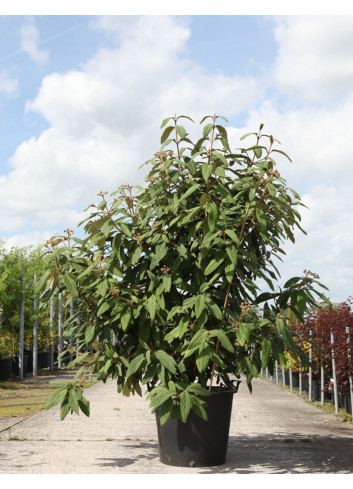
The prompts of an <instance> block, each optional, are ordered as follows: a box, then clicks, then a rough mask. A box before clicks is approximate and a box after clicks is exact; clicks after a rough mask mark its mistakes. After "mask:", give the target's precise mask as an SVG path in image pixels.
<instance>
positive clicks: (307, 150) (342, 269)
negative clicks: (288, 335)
mask: <svg viewBox="0 0 353 489" xmlns="http://www.w3.org/2000/svg"><path fill="white" fill-rule="evenodd" d="M206 10H207V9H206ZM5 13H7V12H5ZM174 113H179V114H180V113H185V114H187V115H190V116H191V117H192V118H193V119H194V120H200V119H201V117H202V116H203V115H205V114H207V113H218V114H221V115H225V116H226V117H228V119H229V124H228V132H229V136H230V138H231V141H232V146H233V147H235V146H237V144H238V143H239V137H240V136H241V135H242V134H243V133H245V132H248V131H254V130H257V128H258V126H259V124H260V123H264V124H265V129H266V130H267V131H268V132H271V133H273V135H274V136H275V137H276V138H277V139H279V140H280V141H281V143H282V145H281V149H283V150H284V151H286V152H288V154H290V156H291V158H292V160H293V164H288V163H287V162H285V161H284V159H283V160H279V169H280V171H281V174H282V175H283V176H284V177H285V178H286V180H287V181H288V184H289V185H290V186H292V187H293V188H295V189H297V190H299V191H300V193H301V194H302V198H303V202H304V203H305V204H307V205H308V207H309V208H310V210H304V211H303V227H304V228H305V229H306V230H307V232H308V236H302V235H300V234H298V236H297V244H296V246H292V245H286V251H287V260H286V262H285V263H284V264H283V266H282V265H281V270H282V275H283V279H286V278H287V277H289V276H292V275H300V274H301V273H302V272H303V270H304V269H311V270H312V271H314V272H316V273H318V274H319V275H320V278H321V280H322V281H323V282H324V283H325V284H326V285H327V286H328V287H329V288H330V297H331V298H332V299H334V300H338V301H342V300H345V299H346V298H347V297H348V296H349V295H353V253H352V244H351V243H352V242H353V215H352V208H353V196H352V194H353V192H352V191H351V186H352V185H351V184H352V180H353V179H352V177H353V168H352V164H351V162H350V154H351V134H352V130H353V115H352V114H353V16H345V17H343V16H333V15H329V16H327V15H326V16H322V15H319V14H318V15H312V16H310V15H298V16H297V15H289V16H286V15H224V16H222V15H203V16H198V15H190V14H185V15H169V16H161V15H148V16H144V15H142V16H138V15H132V16H126V15H108V16H99V15H97V16H96V15H30V14H26V15H2V16H0V148H1V153H0V190H1V192H0V238H1V239H3V240H5V241H6V243H7V244H8V246H12V245H16V246H17V245H21V246H22V245H30V244H34V245H37V244H39V243H41V242H43V241H44V240H45V239H47V238H48V237H50V236H51V235H52V234H55V233H60V232H62V231H63V230H64V229H66V228H68V227H70V228H73V229H74V228H75V226H76V224H77V223H78V222H79V221H80V220H81V218H82V209H83V208H84V207H86V206H87V205H88V204H89V203H91V202H95V201H96V200H97V197H96V194H97V193H98V192H99V191H100V190H108V191H113V190H114V189H115V188H116V187H117V186H118V185H120V184H122V183H130V184H134V183H140V184H141V183H142V182H143V176H144V175H143V174H142V173H141V171H139V170H138V167H139V166H140V164H141V163H143V162H144V161H145V160H147V159H148V158H149V157H151V156H152V155H153V154H154V152H155V151H156V150H157V149H158V147H159V137H160V130H159V126H160V122H161V120H162V119H163V118H165V117H167V116H169V115H173V114H174ZM188 129H190V128H188ZM191 131H195V129H194V128H191Z"/></svg>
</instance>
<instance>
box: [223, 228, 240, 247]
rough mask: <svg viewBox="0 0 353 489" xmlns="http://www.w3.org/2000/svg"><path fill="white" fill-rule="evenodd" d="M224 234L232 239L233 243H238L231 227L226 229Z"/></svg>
mask: <svg viewBox="0 0 353 489" xmlns="http://www.w3.org/2000/svg"><path fill="white" fill-rule="evenodd" d="M225 232H226V234H227V235H228V236H229V237H230V239H232V240H233V241H234V243H236V244H239V238H238V236H237V235H236V234H235V232H234V231H233V230H232V229H226V231H225Z"/></svg>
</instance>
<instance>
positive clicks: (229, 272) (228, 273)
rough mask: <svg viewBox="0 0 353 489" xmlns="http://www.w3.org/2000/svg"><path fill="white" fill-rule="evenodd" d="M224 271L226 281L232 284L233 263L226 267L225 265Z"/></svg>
mask: <svg viewBox="0 0 353 489" xmlns="http://www.w3.org/2000/svg"><path fill="white" fill-rule="evenodd" d="M224 271H225V274H226V279H227V281H228V282H229V283H230V284H231V283H232V282H233V278H234V272H235V266H234V263H228V265H226V267H225V269H224Z"/></svg>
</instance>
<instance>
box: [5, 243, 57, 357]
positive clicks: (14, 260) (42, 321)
mask: <svg viewBox="0 0 353 489" xmlns="http://www.w3.org/2000/svg"><path fill="white" fill-rule="evenodd" d="M46 270H47V260H46V258H45V257H43V255H42V253H41V251H40V250H39V249H31V248H29V247H23V248H16V247H13V248H11V249H10V250H8V249H6V247H5V246H4V244H3V243H2V242H1V241H0V356H1V355H3V356H6V355H9V354H11V355H14V354H16V353H17V352H18V348H19V323H20V303H21V294H22V292H23V291H22V287H21V274H22V271H23V272H24V278H25V286H26V289H25V295H24V324H25V331H24V341H25V346H28V347H30V346H31V345H32V336H33V322H34V320H35V319H37V320H38V324H39V331H38V347H39V351H40V350H42V349H44V348H45V347H47V346H48V341H50V336H49V315H48V309H42V310H39V311H38V315H37V316H36V317H35V314H34V308H33V296H34V289H35V284H34V276H35V275H37V276H38V277H39V276H43V275H45V274H46V275H49V273H50V272H47V271H46Z"/></svg>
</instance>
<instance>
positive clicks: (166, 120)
mask: <svg viewBox="0 0 353 489" xmlns="http://www.w3.org/2000/svg"><path fill="white" fill-rule="evenodd" d="M171 119H173V117H167V118H166V119H163V121H162V124H161V127H160V128H161V129H162V128H163V127H164V126H165V125H166V124H168V122H169V121H170V120H171Z"/></svg>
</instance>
